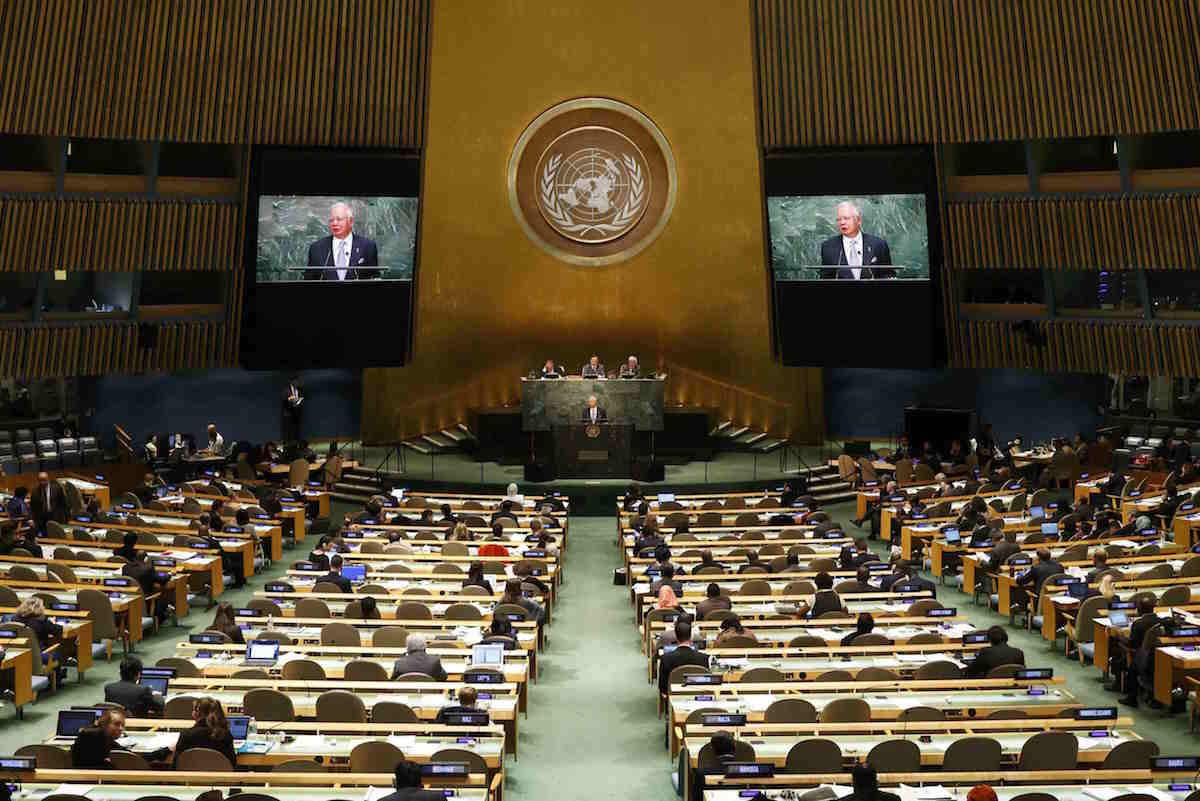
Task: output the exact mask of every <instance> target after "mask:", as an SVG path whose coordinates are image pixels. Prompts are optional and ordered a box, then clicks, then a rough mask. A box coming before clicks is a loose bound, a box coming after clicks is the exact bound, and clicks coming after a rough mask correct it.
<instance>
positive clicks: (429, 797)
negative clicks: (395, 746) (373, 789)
mask: <svg viewBox="0 0 1200 801" xmlns="http://www.w3.org/2000/svg"><path fill="white" fill-rule="evenodd" d="M392 786H394V787H395V788H396V792H394V793H389V794H388V795H385V796H384V797H383V798H381V799H379V801H444V796H443V795H442V791H441V790H424V789H422V788H421V767H420V766H419V765H418V764H417V763H415V762H409V761H408V760H407V759H405V760H401V761H400V762H399V763H398V764H397V765H396V776H395V778H393V779H392Z"/></svg>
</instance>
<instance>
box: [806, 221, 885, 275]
mask: <svg viewBox="0 0 1200 801" xmlns="http://www.w3.org/2000/svg"><path fill="white" fill-rule="evenodd" d="M836 213H837V227H838V231H839V233H838V235H837V236H831V237H829V238H828V239H826V240H825V241H824V242H822V243H821V264H822V266H825V267H837V268H838V269H837V270H822V271H821V277H822V278H838V279H844V280H851V281H863V280H871V279H873V278H895V277H896V271H895V270H893V269H891V264H892V251H891V250H890V249H889V248H888V243H887V240H885V239H881V238H880V237H877V236H872V235H871V234H868V233H864V232H863V230H862V212H861V211H859V208H858V206H856V205H854V204H853V203H851V202H849V201H846V202H843V203H839V204H838V207H837V212H836Z"/></svg>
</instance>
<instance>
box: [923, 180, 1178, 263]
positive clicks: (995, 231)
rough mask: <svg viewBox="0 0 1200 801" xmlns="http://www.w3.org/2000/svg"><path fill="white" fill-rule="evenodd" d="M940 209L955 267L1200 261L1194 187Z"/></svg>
mask: <svg viewBox="0 0 1200 801" xmlns="http://www.w3.org/2000/svg"><path fill="white" fill-rule="evenodd" d="M946 216H947V219H948V226H947V236H946V248H945V250H946V261H947V262H948V263H949V264H952V265H954V266H955V267H956V268H959V269H964V268H978V269H988V268H1006V269H1013V268H1017V269H1041V268H1045V269H1051V270H1101V269H1106V270H1116V269H1131V268H1132V269H1136V268H1145V269H1172V270H1189V269H1192V270H1194V269H1196V268H1197V267H1198V266H1200V242H1198V241H1197V240H1196V237H1195V231H1196V230H1197V228H1200V195H1196V194H1190V195H1186V194H1170V195H1151V196H1138V195H1124V196H1121V197H1110V198H1094V197H1045V198H1003V199H994V200H981V201H970V202H952V203H948V204H946ZM1197 280H1198V281H1200V277H1198V278H1197Z"/></svg>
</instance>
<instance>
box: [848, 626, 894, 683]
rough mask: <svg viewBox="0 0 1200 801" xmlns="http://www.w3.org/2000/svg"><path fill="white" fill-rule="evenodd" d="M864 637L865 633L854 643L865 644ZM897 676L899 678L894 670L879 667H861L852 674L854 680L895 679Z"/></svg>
mask: <svg viewBox="0 0 1200 801" xmlns="http://www.w3.org/2000/svg"><path fill="white" fill-rule="evenodd" d="M865 639H866V635H864V636H862V637H859V638H857V639H855V640H854V644H855V645H867V643H864V642H863V640H865ZM885 639H886V638H885ZM898 678H900V676H899V675H898V674H897V673H896V671H894V670H888V669H887V668H880V667H867V668H863V669H862V670H860V671H858V673H857V674H856V675H855V676H854V679H855V681H895V680H896V679H898Z"/></svg>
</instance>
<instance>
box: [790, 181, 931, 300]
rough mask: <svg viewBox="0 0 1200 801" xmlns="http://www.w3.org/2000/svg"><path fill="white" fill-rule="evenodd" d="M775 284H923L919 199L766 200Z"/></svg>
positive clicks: (924, 241)
mask: <svg viewBox="0 0 1200 801" xmlns="http://www.w3.org/2000/svg"><path fill="white" fill-rule="evenodd" d="M767 217H768V226H769V228H770V231H771V267H772V269H774V271H775V278H776V280H784V281H806V280H808V281H811V280H824V281H829V280H834V281H872V280H880V279H885V278H895V279H900V280H904V281H913V280H917V281H927V280H929V229H928V227H927V226H926V221H925V195H923V194H921V195H899V194H897V195H854V196H849V195H821V196H818V197H806V196H804V195H784V196H780V197H769V198H767Z"/></svg>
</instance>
